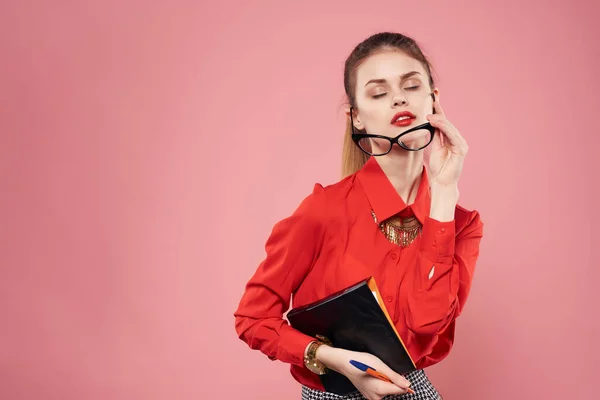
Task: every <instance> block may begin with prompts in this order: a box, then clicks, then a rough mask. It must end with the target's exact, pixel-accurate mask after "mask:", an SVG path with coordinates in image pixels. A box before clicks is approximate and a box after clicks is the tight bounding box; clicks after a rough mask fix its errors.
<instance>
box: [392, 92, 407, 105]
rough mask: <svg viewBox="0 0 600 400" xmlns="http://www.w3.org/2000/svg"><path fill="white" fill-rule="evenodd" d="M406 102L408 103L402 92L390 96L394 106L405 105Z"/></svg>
mask: <svg viewBox="0 0 600 400" xmlns="http://www.w3.org/2000/svg"><path fill="white" fill-rule="evenodd" d="M407 104H408V101H407V100H406V97H404V95H403V94H402V93H398V94H396V95H395V96H394V97H392V105H393V106H394V107H396V106H405V105H407Z"/></svg>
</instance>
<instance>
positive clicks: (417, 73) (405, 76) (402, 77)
mask: <svg viewBox="0 0 600 400" xmlns="http://www.w3.org/2000/svg"><path fill="white" fill-rule="evenodd" d="M413 75H421V73H420V72H417V71H410V72H407V73H405V74H403V75H400V80H404V79H406V78H410V77H411V76H413ZM386 82H387V81H386V80H385V79H371V80H370V81H369V82H367V83H365V86H367V85H368V84H370V83H386Z"/></svg>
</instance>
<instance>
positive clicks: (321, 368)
mask: <svg viewBox="0 0 600 400" xmlns="http://www.w3.org/2000/svg"><path fill="white" fill-rule="evenodd" d="M317 339H318V340H315V341H313V342H311V343H310V344H309V345H308V350H307V351H306V355H305V356H304V365H305V366H306V368H308V370H309V371H311V372H313V373H315V374H317V375H325V374H326V373H327V367H325V365H323V363H322V362H320V361H319V360H317V350H318V349H319V347H320V346H322V345H324V344H327V345H331V342H330V341H329V340H327V339H326V338H325V337H323V336H319V335H317Z"/></svg>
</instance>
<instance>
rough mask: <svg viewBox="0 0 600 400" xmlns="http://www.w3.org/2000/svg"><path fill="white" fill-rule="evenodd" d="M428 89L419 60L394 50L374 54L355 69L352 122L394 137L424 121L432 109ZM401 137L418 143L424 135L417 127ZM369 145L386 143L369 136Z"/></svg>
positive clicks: (384, 145) (427, 81)
mask: <svg viewBox="0 0 600 400" xmlns="http://www.w3.org/2000/svg"><path fill="white" fill-rule="evenodd" d="M431 92H432V90H431V88H430V87H429V75H428V74H427V72H426V71H425V69H424V68H423V66H422V65H421V63H420V62H419V61H417V60H415V59H414V58H412V57H409V56H408V55H406V54H405V53H403V52H401V51H397V50H396V51H393V50H389V51H385V52H380V53H377V54H374V55H372V56H370V57H368V58H367V59H366V60H365V61H364V62H363V63H362V64H361V65H360V66H359V67H358V69H357V71H356V106H357V107H356V108H357V109H356V110H355V113H356V114H355V115H354V116H353V117H354V126H355V127H356V128H357V129H365V130H366V132H367V133H370V134H374V135H384V136H387V137H396V136H398V135H399V134H400V133H402V132H404V131H406V130H408V129H410V128H412V127H414V126H417V125H419V124H422V123H425V122H427V118H426V116H427V115H429V114H431V113H432V109H433V99H432V98H431ZM401 140H402V142H403V143H405V144H408V145H413V146H418V145H419V144H420V142H424V140H425V138H424V135H423V134H422V133H421V132H420V131H419V132H417V133H415V134H412V133H409V134H408V135H406V136H404V137H402V138H401ZM388 143H389V142H388ZM371 146H375V147H386V146H388V147H389V144H384V143H383V141H382V142H380V141H378V140H372V141H371ZM394 149H399V147H398V146H394Z"/></svg>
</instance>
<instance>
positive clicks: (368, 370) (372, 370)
mask: <svg viewBox="0 0 600 400" xmlns="http://www.w3.org/2000/svg"><path fill="white" fill-rule="evenodd" d="M350 364H352V365H354V366H355V367H356V368H358V369H360V370H361V371H363V372H366V373H367V374H369V375H371V376H373V377H375V378H377V379H381V380H382V381H385V382H389V383H394V382H392V380H391V379H390V378H388V377H387V376H386V375H384V374H382V373H381V372H378V371H377V370H376V369H375V368H373V367H370V366H368V365H367V364H364V363H361V362H360V361H356V360H350ZM406 391H407V392H408V393H410V394H415V392H414V391H413V390H412V389H411V388H408V389H406Z"/></svg>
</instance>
